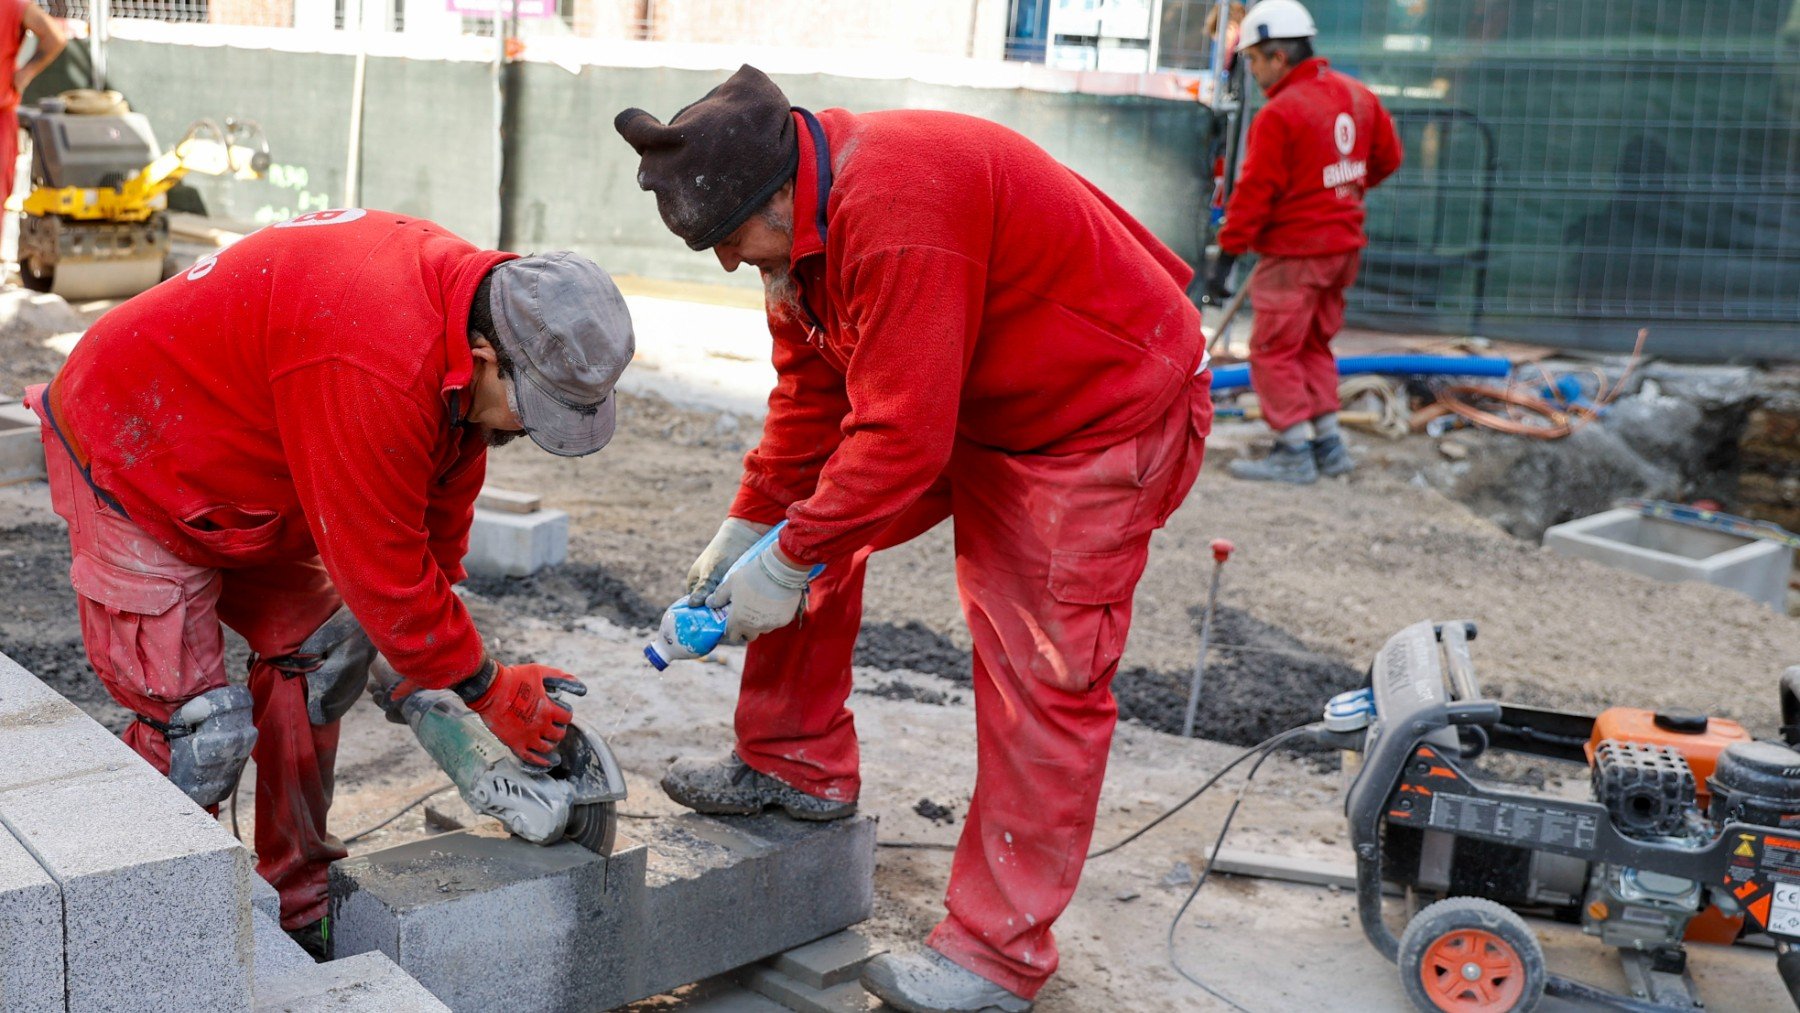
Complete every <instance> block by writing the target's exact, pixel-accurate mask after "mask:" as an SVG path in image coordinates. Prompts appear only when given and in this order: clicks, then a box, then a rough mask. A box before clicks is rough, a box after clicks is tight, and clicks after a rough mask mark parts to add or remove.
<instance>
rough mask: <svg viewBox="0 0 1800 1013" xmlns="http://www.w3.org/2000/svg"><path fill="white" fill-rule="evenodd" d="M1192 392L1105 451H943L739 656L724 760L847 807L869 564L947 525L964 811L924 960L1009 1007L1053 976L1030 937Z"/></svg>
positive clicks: (1088, 829)
mask: <svg viewBox="0 0 1800 1013" xmlns="http://www.w3.org/2000/svg"><path fill="white" fill-rule="evenodd" d="M1209 381H1210V377H1209V376H1208V375H1205V374H1203V375H1202V376H1200V377H1197V378H1196V379H1195V380H1194V382H1193V383H1192V384H1191V386H1190V388H1189V389H1188V391H1186V392H1184V393H1183V394H1182V395H1181V396H1180V397H1179V398H1178V399H1177V400H1176V402H1175V403H1174V404H1173V405H1171V406H1170V408H1169V411H1168V413H1167V414H1166V415H1165V416H1164V417H1163V418H1161V419H1158V420H1157V421H1156V422H1154V423H1152V424H1151V425H1150V427H1149V428H1148V429H1147V430H1145V431H1144V432H1143V433H1141V434H1139V435H1137V436H1135V437H1132V438H1130V439H1127V440H1125V441H1123V442H1121V443H1119V444H1116V445H1114V446H1112V447H1108V448H1106V449H1104V450H1100V451H1094V452H1091V453H1079V454H1067V455H1057V456H1050V455H1033V454H1007V453H1002V452H999V451H996V450H992V449H988V448H983V447H978V446H975V445H973V444H970V443H967V442H959V443H958V445H957V447H956V449H955V451H954V453H953V456H952V458H951V461H950V465H949V467H948V468H947V469H946V470H945V472H944V475H943V477H942V478H941V479H940V480H939V481H938V482H937V483H936V484H935V485H934V486H933V488H932V490H931V491H930V492H928V493H927V494H926V495H925V496H924V497H923V498H921V499H920V500H919V501H918V503H917V504H916V505H914V506H913V507H912V508H911V509H910V510H909V511H907V512H906V513H904V514H902V515H901V516H900V517H899V518H897V519H895V521H894V522H893V523H892V524H891V525H890V526H889V527H888V528H887V529H886V530H885V531H883V532H882V533H881V535H880V536H878V537H877V538H876V539H875V540H874V541H872V542H871V543H870V544H869V545H867V546H864V547H863V548H862V549H860V550H858V551H857V552H855V553H853V554H851V555H850V556H847V557H845V558H842V559H835V560H830V561H828V562H827V564H826V567H825V572H824V573H822V574H821V575H820V576H819V578H818V579H817V580H815V581H813V585H812V594H811V603H810V605H809V606H808V609H807V613H806V617H805V621H804V622H803V623H800V624H797V625H793V626H788V627H785V628H783V629H780V630H776V631H774V632H772V633H767V634H764V635H763V636H761V637H759V638H757V639H756V640H754V641H752V642H751V644H750V648H749V653H748V656H747V658H746V660H745V663H744V679H743V687H742V690H741V693H740V695H739V698H738V708H737V737H738V755H739V756H741V757H743V759H744V762H745V763H747V764H749V765H750V766H751V767H752V768H754V769H756V770H759V771H762V772H763V773H766V774H769V775H771V776H773V777H775V778H777V779H779V780H781V781H783V782H785V783H787V784H790V785H793V786H794V787H797V788H800V789H801V790H803V791H807V792H811V793H813V794H816V795H821V796H825V797H827V798H836V799H853V798H856V797H857V795H858V793H859V791H860V788H861V780H860V777H859V774H858V753H857V742H856V729H855V725H854V720H853V718H852V715H851V713H850V711H849V710H848V709H847V708H846V707H845V701H846V700H847V699H848V698H849V695H850V688H851V687H850V659H851V654H852V651H853V649H854V648H855V645H856V635H857V630H858V628H859V627H860V625H861V622H862V591H863V574H864V572H865V570H866V566H867V562H868V557H869V554H870V553H872V552H875V551H877V550H880V549H883V548H888V547H890V546H893V545H897V544H900V543H901V542H904V541H906V540H908V539H910V538H913V537H915V536H917V535H919V534H922V533H923V532H925V531H927V530H929V529H931V528H932V527H933V526H935V525H936V524H937V523H938V522H939V521H941V520H943V519H944V518H945V517H953V518H955V528H956V579H957V587H958V590H959V592H960V594H961V598H962V607H963V615H964V617H965V618H966V619H967V620H968V623H969V632H970V633H971V634H972V635H973V639H974V646H975V651H974V655H975V657H974V672H973V677H974V696H975V726H976V756H977V761H978V762H977V768H976V776H975V792H974V796H973V798H972V799H971V800H970V803H969V816H968V819H967V821H966V822H965V823H964V824H963V832H962V840H961V842H960V843H959V844H958V845H957V849H956V857H955V860H954V864H953V865H952V867H951V872H950V885H949V890H948V892H947V894H946V897H945V904H946V906H947V908H948V909H949V913H948V916H947V917H945V918H944V920H943V921H942V922H941V923H939V925H938V927H937V928H936V930H934V931H933V932H932V934H931V939H930V943H931V945H932V946H933V947H934V948H936V949H937V950H939V951H940V952H942V953H944V954H945V955H946V956H948V957H950V958H951V959H952V960H954V961H956V962H957V963H958V964H961V965H962V966H964V967H966V968H968V969H970V970H972V971H974V972H976V973H977V974H980V975H981V976H983V977H985V978H987V979H988V980H990V981H994V982H997V983H999V984H1001V985H1003V986H1005V987H1006V988H1008V989H1011V990H1012V991H1014V992H1016V993H1018V994H1019V995H1022V996H1027V997H1029V996H1033V995H1036V994H1037V991H1038V989H1039V988H1040V987H1042V986H1043V983H1044V981H1045V979H1047V978H1048V977H1049V976H1050V975H1051V974H1052V973H1054V972H1055V970H1056V962H1057V954H1056V942H1055V939H1054V938H1053V937H1052V935H1051V932H1050V925H1051V923H1052V922H1054V921H1055V920H1056V918H1057V916H1058V915H1060V914H1061V913H1062V911H1063V909H1064V908H1065V907H1067V906H1068V903H1069V898H1070V897H1071V896H1073V895H1074V892H1075V885H1076V882H1077V881H1078V880H1079V878H1080V876H1081V867H1082V863H1083V861H1084V859H1085V857H1086V855H1087V849H1088V844H1089V841H1090V839H1091V838H1092V836H1093V831H1094V812H1095V808H1096V806H1097V805H1098V803H1099V797H1100V783H1101V780H1102V778H1103V777H1104V775H1105V772H1106V760H1107V753H1108V750H1109V749H1110V747H1111V744H1112V732H1113V725H1114V724H1115V722H1116V720H1117V716H1118V707H1117V705H1116V703H1115V702H1114V700H1113V695H1112V678H1113V674H1114V673H1115V672H1116V671H1117V670H1118V666H1119V657H1120V655H1121V654H1122V653H1123V652H1124V650H1125V635H1126V631H1127V630H1128V629H1129V627H1130V625H1131V603H1132V594H1133V592H1134V591H1135V590H1136V587H1137V582H1138V578H1139V577H1140V576H1142V575H1143V572H1144V564H1145V562H1146V561H1147V559H1148V557H1149V549H1150V534H1151V532H1152V531H1155V530H1156V529H1157V528H1159V527H1161V526H1162V525H1163V522H1164V521H1165V520H1167V519H1168V517H1169V515H1170V514H1171V513H1173V512H1174V510H1175V508H1176V507H1178V506H1180V505H1181V501H1182V500H1183V499H1184V498H1185V497H1186V496H1187V492H1188V490H1189V489H1190V488H1191V487H1192V486H1193V483H1194V478H1195V475H1196V474H1197V473H1198V472H1199V470H1200V461H1201V457H1202V454H1203V452H1204V450H1205V440H1206V435H1207V433H1208V431H1209V430H1210V429H1211V426H1212V402H1211V400H1210V397H1209V394H1208V387H1209V386H1210V382H1209Z"/></svg>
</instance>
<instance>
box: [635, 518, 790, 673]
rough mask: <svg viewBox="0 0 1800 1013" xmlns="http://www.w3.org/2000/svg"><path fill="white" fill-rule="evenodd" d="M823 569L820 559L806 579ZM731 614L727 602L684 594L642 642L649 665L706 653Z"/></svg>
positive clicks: (757, 548)
mask: <svg viewBox="0 0 1800 1013" xmlns="http://www.w3.org/2000/svg"><path fill="white" fill-rule="evenodd" d="M784 527H787V521H782V522H781V523H780V524H777V525H775V526H774V527H772V528H770V529H769V531H768V533H767V534H765V535H763V536H762V537H761V538H758V539H757V540H756V544H755V545H752V546H750V548H749V549H747V550H746V551H745V552H744V554H743V555H741V556H739V557H738V558H737V561H736V562H734V563H732V564H731V568H730V569H729V570H726V571H725V576H726V577H730V576H731V575H732V574H734V573H736V572H737V570H738V567H740V566H743V565H744V562H745V561H746V560H749V559H751V558H753V557H754V556H755V555H756V554H757V553H759V552H761V551H763V550H764V549H766V548H768V547H769V546H770V545H773V544H774V543H775V540H776V539H777V538H779V537H781V529H782V528H784ZM823 569H825V564H823V563H820V564H818V565H817V566H814V567H813V568H812V572H811V573H808V574H807V575H806V577H807V579H808V580H811V579H812V578H814V577H817V576H818V575H819V572H820V571H821V570H823ZM730 618H731V606H730V605H726V606H725V607H724V608H717V609H716V608H713V607H711V606H710V605H706V604H700V605H689V604H688V603H687V596H686V595H683V596H682V597H680V598H678V599H676V600H675V604H673V605H670V606H669V607H668V609H667V610H666V611H664V612H663V615H662V623H661V625H660V626H659V627H658V628H657V631H656V636H655V637H654V638H652V639H651V641H650V642H649V643H648V644H645V645H644V657H645V658H647V659H649V661H650V664H651V666H652V667H654V668H655V669H656V670H657V671H658V672H660V671H662V670H663V669H665V668H668V667H669V662H671V661H685V660H687V659H690V658H701V657H705V656H706V655H708V654H711V653H712V649H713V648H715V647H717V646H719V641H720V640H721V639H723V638H724V636H725V624H726V622H727V621H728V620H729V619H730Z"/></svg>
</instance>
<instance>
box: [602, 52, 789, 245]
mask: <svg viewBox="0 0 1800 1013" xmlns="http://www.w3.org/2000/svg"><path fill="white" fill-rule="evenodd" d="M791 111H792V107H791V106H790V105H789V104H788V100H787V96H786V95H784V94H782V93H781V88H780V87H778V86H777V85H776V84H775V82H774V81H771V80H769V76H768V75H767V74H764V73H763V72H762V71H760V70H757V69H756V68H755V67H752V66H750V65H749V64H745V65H744V66H742V67H740V68H738V72H737V73H736V74H733V75H731V77H730V79H728V80H727V81H726V82H725V83H724V84H721V85H719V86H718V87H717V88H714V89H713V90H712V91H709V92H707V93H706V96H705V97H704V98H702V99H701V100H700V101H698V102H695V103H694V104H693V105H690V106H688V107H687V108H686V109H683V110H681V111H680V112H678V113H676V114H675V116H674V118H673V119H671V120H669V122H668V123H663V122H661V121H659V120H658V119H657V118H656V117H654V116H652V115H650V114H649V113H647V112H645V111H644V110H642V109H627V110H625V111H624V112H622V113H620V114H619V115H618V116H616V117H614V118H613V128H614V129H616V130H617V131H618V132H619V135H620V136H622V137H624V138H625V140H626V142H627V143H629V144H630V145H631V146H632V148H633V149H634V150H636V151H637V153H638V155H639V156H640V157H641V158H642V161H641V163H640V164H639V166H638V186H639V187H641V188H643V189H645V190H650V191H654V192H655V194H656V207H657V210H659V211H661V212H662V218H663V222H664V223H665V224H667V225H668V226H669V231H670V232H673V233H675V234H676V235H677V236H680V237H681V238H682V239H683V240H684V241H685V242H686V243H687V244H688V247H689V248H690V249H694V250H706V249H711V248H712V247H713V246H715V245H717V244H718V243H719V242H720V241H721V240H723V239H725V238H726V237H727V236H729V235H731V234H732V232H734V231H736V229H737V227H738V226H740V225H742V224H744V221H745V219H747V218H749V217H750V216H751V215H752V214H755V213H756V210H757V209H758V208H760V207H762V206H763V205H764V204H766V203H767V202H768V200H769V198H770V197H771V196H773V195H774V194H775V191H777V190H779V189H781V186H782V184H784V183H786V182H787V181H788V180H790V179H793V178H794V167H795V165H796V164H798V161H799V158H800V148H799V145H798V143H797V142H796V141H795V138H794V118H793V116H792V115H790V113H791Z"/></svg>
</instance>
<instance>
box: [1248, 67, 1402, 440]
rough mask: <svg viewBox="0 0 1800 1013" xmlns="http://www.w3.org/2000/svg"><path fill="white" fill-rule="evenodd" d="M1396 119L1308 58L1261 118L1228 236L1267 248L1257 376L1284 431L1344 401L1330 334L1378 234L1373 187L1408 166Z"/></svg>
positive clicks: (1256, 335) (1253, 285) (1268, 409)
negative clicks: (1372, 227) (1366, 200)
mask: <svg viewBox="0 0 1800 1013" xmlns="http://www.w3.org/2000/svg"><path fill="white" fill-rule="evenodd" d="M1400 160H1401V151H1400V140H1399V137H1398V136H1397V135H1396V134H1395V133H1394V121H1393V119H1392V118H1391V117H1389V116H1388V113H1387V110H1386V109H1383V108H1382V106H1381V100H1380V99H1377V98H1376V97H1375V95H1374V93H1373V92H1371V91H1369V89H1367V88H1365V87H1363V86H1362V85H1361V84H1358V83H1357V82H1356V81H1355V80H1353V79H1351V78H1349V77H1346V76H1344V75H1343V74H1339V73H1337V72H1336V71H1333V70H1332V69H1331V67H1330V65H1329V64H1328V63H1326V62H1325V60H1324V59H1322V58H1318V57H1315V58H1313V59H1310V60H1306V61H1303V62H1302V63H1301V64H1300V65H1299V66H1297V67H1295V68H1294V69H1293V70H1291V71H1289V72H1288V74H1287V76H1286V77H1283V78H1282V79H1281V80H1280V81H1278V82H1276V84H1275V86H1274V87H1273V88H1271V89H1269V104H1268V105H1267V106H1265V107H1264V108H1263V109H1262V110H1261V111H1260V112H1258V113H1257V114H1256V118H1255V119H1254V120H1252V121H1251V123H1250V138H1249V144H1248V145H1247V146H1246V148H1245V153H1244V167H1243V171H1242V172H1241V173H1240V174H1239V177H1238V183H1237V186H1236V188H1234V189H1233V190H1232V193H1231V204H1230V205H1229V206H1228V207H1227V209H1226V212H1225V227H1224V228H1223V229H1221V230H1220V231H1219V246H1220V248H1221V249H1223V250H1224V251H1226V252H1227V253H1232V254H1241V253H1243V252H1245V251H1246V250H1255V251H1256V252H1257V253H1258V254H1261V255H1262V260H1261V261H1260V262H1259V263H1258V264H1257V266H1256V270H1255V271H1253V272H1252V273H1251V275H1250V280H1249V281H1248V282H1247V284H1248V285H1249V286H1250V305H1251V308H1252V309H1253V310H1254V311H1255V318H1254V320H1253V322H1252V323H1251V327H1250V378H1251V382H1252V384H1253V385H1254V386H1255V388H1256V396H1257V399H1258V400H1259V401H1260V403H1261V405H1262V412H1263V418H1264V420H1265V421H1267V422H1268V424H1269V427H1270V428H1272V429H1275V430H1277V431H1280V430H1282V429H1286V428H1288V427H1289V426H1292V425H1295V424H1297V423H1300V422H1305V421H1306V420H1308V419H1315V418H1318V417H1319V416H1321V415H1327V414H1330V413H1332V412H1335V411H1337V410H1338V396H1337V389H1338V375H1337V360H1336V359H1335V358H1334V357H1333V356H1332V354H1331V339H1332V338H1334V337H1336V336H1337V333H1338V331H1339V330H1340V329H1341V328H1342V327H1343V326H1344V290H1345V289H1347V288H1349V287H1350V285H1351V284H1352V283H1353V282H1355V281H1356V269H1357V265H1358V263H1359V262H1360V260H1361V253H1362V248H1363V247H1364V246H1365V245H1367V243H1368V238H1367V237H1366V236H1365V235H1364V233H1363V217H1364V211H1363V194H1364V193H1365V192H1366V191H1367V190H1368V189H1369V188H1371V187H1373V186H1375V185H1376V184H1378V183H1380V182H1381V181H1382V180H1384V179H1386V178H1387V177H1388V176H1389V175H1391V174H1392V173H1393V172H1394V170H1395V169H1398V168H1399V167H1400Z"/></svg>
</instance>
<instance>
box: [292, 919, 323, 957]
mask: <svg viewBox="0 0 1800 1013" xmlns="http://www.w3.org/2000/svg"><path fill="white" fill-rule="evenodd" d="M287 934H288V938H289V939H292V940H293V941H294V942H295V943H296V944H298V945H299V947H300V948H301V949H303V950H305V951H306V955H307V956H309V957H311V958H313V962H314V963H318V964H323V963H325V962H326V961H328V960H330V959H331V921H330V919H328V918H321V919H319V920H318V921H316V922H313V923H312V924H311V925H302V926H300V927H299V928H297V929H289V930H287Z"/></svg>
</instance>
